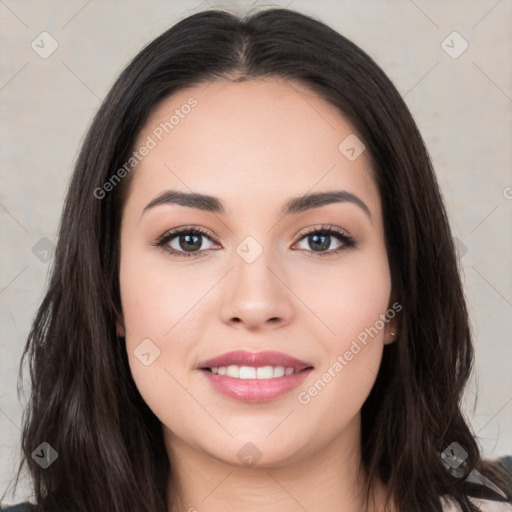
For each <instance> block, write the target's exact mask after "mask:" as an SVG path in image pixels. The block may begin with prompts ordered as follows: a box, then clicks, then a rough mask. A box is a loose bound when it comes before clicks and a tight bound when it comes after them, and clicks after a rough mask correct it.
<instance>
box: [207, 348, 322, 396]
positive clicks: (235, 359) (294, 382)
mask: <svg viewBox="0 0 512 512" xmlns="http://www.w3.org/2000/svg"><path fill="white" fill-rule="evenodd" d="M230 365H237V366H253V367H259V366H283V367H285V368H293V369H294V370H295V371H298V373H294V374H293V375H286V376H283V377H275V378H272V379H237V378H235V377H228V376H227V375H218V374H215V373H212V372H211V371H209V370H208V369H209V368H215V367H219V366H230ZM198 369H199V370H201V373H202V374H203V375H204V376H205V378H206V379H207V381H208V383H209V384H210V385H211V386H212V387H213V389H214V390H215V391H217V392H218V393H221V394H222V395H224V396H227V397H229V398H234V399H235V400H239V401H242V402H252V403H254V402H266V401H268V400H273V399H275V398H278V397H279V396H281V395H284V394H285V393H287V392H289V391H291V390H292V389H295V388H296V387H297V386H299V385H300V384H302V383H303V382H304V380H305V379H306V378H307V376H308V375H309V374H310V373H311V372H312V371H313V366H312V365H311V364H309V363H307V362H305V361H301V360H299V359H296V358H295V357H292V356H289V355H287V354H283V353H281V352H275V351H270V350H269V351H264V352H256V353H254V352H248V351H246V350H236V351H234V352H228V353H226V354H222V355H220V356H217V357H214V358H212V359H208V360H206V361H202V362H200V363H199V364H198Z"/></svg>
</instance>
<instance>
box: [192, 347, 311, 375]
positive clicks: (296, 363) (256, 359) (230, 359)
mask: <svg viewBox="0 0 512 512" xmlns="http://www.w3.org/2000/svg"><path fill="white" fill-rule="evenodd" d="M230 365H236V366H254V367H256V368H257V367H260V366H283V367H284V368H293V369H294V370H295V371H298V370H304V369H305V368H308V367H310V366H312V365H311V364H310V363H307V362H306V361H300V360H299V359H296V358H295V357H292V356H290V355H288V354H283V353H282V352H276V351H274V350H265V351H263V352H249V351H247V350H234V351H233V352H226V353H225V354H221V355H220V356H217V357H214V358H212V359H208V360H206V361H201V362H200V363H199V364H198V365H197V366H198V368H201V369H202V368H218V367H220V366H230Z"/></svg>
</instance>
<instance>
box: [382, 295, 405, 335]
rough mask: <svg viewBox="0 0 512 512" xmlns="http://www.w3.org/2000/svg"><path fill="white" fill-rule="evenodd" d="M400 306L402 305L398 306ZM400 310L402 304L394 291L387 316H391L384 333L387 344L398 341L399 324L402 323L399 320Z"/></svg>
mask: <svg viewBox="0 0 512 512" xmlns="http://www.w3.org/2000/svg"><path fill="white" fill-rule="evenodd" d="M398 306H400V307H398ZM400 311H402V306H401V305H400V303H399V302H398V301H397V298H396V296H395V294H394V293H392V294H391V299H390V301H389V304H388V310H387V312H386V316H387V318H389V320H388V322H387V323H386V328H385V334H384V344H385V345H390V344H391V343H393V342H394V341H396V340H397V338H398V335H399V332H398V325H399V323H400V322H399V318H400ZM390 312H391V313H390ZM393 313H394V314H393Z"/></svg>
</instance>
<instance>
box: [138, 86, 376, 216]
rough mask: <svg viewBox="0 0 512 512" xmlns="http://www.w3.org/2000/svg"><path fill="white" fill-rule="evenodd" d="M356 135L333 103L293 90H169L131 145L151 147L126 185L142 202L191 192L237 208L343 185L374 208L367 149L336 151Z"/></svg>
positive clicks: (219, 87)
mask: <svg viewBox="0 0 512 512" xmlns="http://www.w3.org/2000/svg"><path fill="white" fill-rule="evenodd" d="M355 136H357V135H356V134H355V132H354V130H353V128H352V127H351V125H350V123H349V121H348V120H347V119H346V118H345V117H344V116H343V115H342V114H341V112H340V111H339V110H338V109H337V108H336V107H335V106H334V105H332V104H330V103H329V102H327V101H325V100H323V99H321V98H319V97H318V96H317V95H315V94H314V93H312V92H311V91H310V90H308V89H307V88H305V87H304V86H302V85H301V84H298V83H295V82H290V81H284V80H279V79H268V78H266V79H257V80H250V81H245V82H230V81H227V80H224V79H222V80H221V79H219V80H216V81H214V82H210V83H205V84H201V85H198V86H194V87H189V88H186V89H182V90H180V91H177V92H176V93H174V94H172V95H171V96H169V97H167V98H166V99H164V100H163V101H162V102H161V103H160V104H159V105H158V106H157V107H156V108H155V109H154V110H153V111H152V113H151V115H150V116H149V118H148V120H147V121H146V123H145V124H144V126H143V128H142V129H141V130H140V132H139V135H138V137H137V141H136V144H135V148H134V149H135V150H137V148H140V147H142V146H144V145H147V146H148V147H149V146H151V149H150V150H149V151H148V152H147V155H146V156H145V157H144V158H142V159H141V161H140V162H139V164H138V165H137V167H136V169H135V172H134V174H135V175H134V180H133V185H134V186H133V189H134V191H135V193H136V194H137V195H138V196H141V197H142V196H144V197H145V198H146V199H148V200H149V199H151V198H152V197H153V196H154V195H155V194H157V193H158V192H161V191H162V190H165V189H166V188H179V189H182V190H187V191H190V190H192V191H194V192H200V193H208V194H211V195H214V196H218V197H222V198H223V199H225V201H226V203H227V204H228V205H229V206H231V205H233V206H235V205H239V206H240V207H242V206H243V205H248V204H249V203H250V202H251V201H256V200H261V201H264V202H265V204H267V205H268V204H270V203H273V202H274V201H275V202H276V204H277V203H279V206H280V204H281V203H282V202H283V198H286V197H290V196H297V195H301V194H305V193H307V192H315V191H320V190H321V191H324V190H329V189H336V190H340V189H345V190H348V191H350V192H354V193H357V194H358V195H360V196H361V195H363V196H365V202H367V203H368V202H369V203H373V207H372V206H370V205H369V206H370V208H371V209H372V210H374V209H375V210H379V209H380V206H379V205H380V203H379V197H378V191H377V188H376V185H375V183H374V180H373V178H372V172H371V168H370V163H369V157H368V156H367V154H366V152H364V151H363V153H362V154H361V155H360V156H359V157H358V158H357V159H355V160H352V161H351V160H350V159H348V158H347V156H346V154H344V153H343V149H344V144H343V141H345V140H347V137H355ZM348 140H350V141H352V140H353V139H348ZM340 144H341V146H340ZM345 145H346V144H345ZM340 148H341V149H340ZM248 202H249V203H248ZM230 209H231V208H230ZM374 213H375V214H376V215H377V213H378V212H377V211H375V212H374Z"/></svg>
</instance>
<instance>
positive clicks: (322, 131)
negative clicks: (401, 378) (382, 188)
mask: <svg viewBox="0 0 512 512" xmlns="http://www.w3.org/2000/svg"><path fill="white" fill-rule="evenodd" d="M187 105H188V106H187ZM173 116H174V117H173ZM166 123H167V124H166ZM356 136H357V135H356V134H355V133H354V130H353V129H352V128H351V126H350V124H349V123H348V121H347V120H346V119H345V118H344V117H343V116H342V115H341V114H340V113H339V111H338V110H337V109H336V108H335V107H334V106H332V105H331V104H330V103H327V102H325V101H324V100H322V99H320V98H318V97H317V96H315V95H314V94H313V93H311V92H309V91H308V90H307V89H305V88H304V87H302V86H301V85H299V84H296V83H290V82H285V81H279V80H276V79H272V80H271V79H265V80H263V79H261V80H253V81H248V82H241V83H232V82H228V81H225V80H219V81H216V82H212V83H209V84H208V85H207V86H205V85H204V84H203V85H201V86H197V87H193V88H189V89H186V90H181V91H179V92H178V93H175V94H174V95H172V96H171V97H169V98H167V99H166V100H165V101H163V102H162V103H161V104H159V105H158V107H157V108H156V109H155V110H154V111H153V113H152V114H151V116H150V118H149V119H148V120H147V122H146V124H145V126H144V127H143V129H142V130H141V132H140V133H139V136H138V139H137V143H136V145H135V149H136V150H139V156H140V157H141V158H140V161H139V163H138V164H137V166H136V168H135V170H134V171H133V173H134V175H133V176H132V178H133V181H132V182H131V184H130V189H129V193H128V196H127V200H126V203H125V206H124V210H123V217H122V227H121V264H120V276H119V277H120V287H121V301H122V311H123V318H122V319H120V320H119V322H118V325H117V328H118V331H119V333H120V334H121V335H124V336H125V337H126V350H127V352H128V358H129V363H130V367H131V372H132V375H133V378H134V380H135V383H136V385H137V387H138V389H139V391H140V393H141V395H142V397H143V398H144V400H145V401H146V403H147V404H148V406H149V407H150V408H151V410H152V411H153V412H154V413H155V415H156V416H157V417H158V418H159V419H160V421H161V422H162V425H163V429H164V435H165V438H166V442H167V444H168V446H169V447H170V449H173V447H178V446H182V447H187V448H189V449H191V450H193V451H194V452H195V453H200V454H202V455H204V456H210V457H212V458H215V459H217V460H218V461H224V462H226V463H229V464H238V465H241V464H243V463H244V461H245V460H246V459H244V456H245V455H247V454H248V455H249V456H252V459H253V460H254V461H256V462H257V463H258V464H262V465H264V464H267V465H272V464H274V465H276V464H283V463H284V462H290V461H299V460H301V459H304V458H305V457H311V456H313V455H314V454H315V453H321V451H322V450H323V449H326V447H328V446H330V447H332V443H333V442H340V443H343V441H342V440H343V439H345V443H346V442H347V441H346V440H347V439H348V437H347V433H348V432H352V433H353V434H354V435H355V433H356V432H357V431H358V428H359V427H358V425H359V418H360V416H359V413H360V409H361V406H362V404H363V402H364V401H365V399H366V397H367V396H368V394H369V393H370V391H371V388H372V386H373V384H374V381H375V378H376V375H377V372H378V368H379V365H380V361H381V357H382V351H383V347H384V344H385V343H390V342H392V340H393V337H392V335H391V331H393V330H394V329H393V324H394V323H395V321H396V312H397V311H398V308H397V307H393V304H395V305H396V304H397V303H394V302H393V301H392V297H391V292H392V290H391V278H390V271H389V264H388V259H387V254H386V249H385V240H384V232H383V220H382V212H381V203H380V198H379V192H378V189H377V186H376V184H375V182H374V180H373V178H372V173H371V169H370V163H369V158H368V155H367V154H366V152H365V151H364V150H363V151H362V153H361V154H360V155H359V156H357V155H358V153H359V152H360V150H361V146H360V145H358V144H360V142H358V139H356V138H355V137H356ZM347 137H350V138H349V139H347ZM345 139H347V140H345ZM143 146H144V147H146V149H147V150H143V149H141V148H142V147H143ZM171 190H172V191H174V192H181V193H185V194H189V193H194V194H203V195H207V196H212V197H214V198H217V199H218V203H219V204H216V201H214V200H211V198H210V199H208V198H207V199H203V200H202V201H201V202H200V203H199V204H197V203H192V199H193V198H189V199H188V200H186V201H183V200H176V201H177V202H173V197H174V199H176V197H177V196H176V195H175V196H171V195H169V194H167V196H166V195H165V194H166V192H169V191H171ZM318 193H341V194H338V195H336V194H331V196H327V199H325V197H324V200H323V201H322V200H320V201H319V202H316V203H315V202H314V201H313V202H311V201H310V202H307V201H298V202H297V201H296V202H295V203H292V204H291V205H290V201H292V200H293V199H294V198H299V199H301V198H302V199H304V196H306V195H308V194H318ZM329 197H331V200H329ZM333 197H336V198H337V200H336V201H333V200H332V198H333ZM185 203H186V204H185ZM286 205H288V207H289V208H288V210H291V211H288V212H286V214H283V211H282V209H283V208H284V207H285V206H286ZM214 206H222V207H223V209H222V211H221V209H220V207H219V208H216V209H215V208H213V207H214ZM315 228H318V229H319V230H320V231H319V232H317V233H315V232H314V230H315ZM322 229H323V231H322ZM194 230H199V231H194ZM178 231H180V233H178V234H177V232H178ZM393 317H395V318H394V319H392V318H393ZM238 350H244V351H248V352H250V353H261V352H263V351H273V352H278V353H280V354H278V355H277V358H276V359H271V360H266V359H262V360H253V361H252V364H251V362H250V361H249V362H247V361H245V360H240V362H241V363H244V362H245V363H246V364H233V362H234V361H235V363H236V360H228V361H227V362H225V361H224V362H223V361H221V362H220V363H215V364H218V366H219V367H221V368H222V366H223V364H224V365H225V366H233V368H231V369H227V370H226V372H227V375H221V373H223V372H224V370H217V372H218V373H217V374H214V373H212V372H211V371H209V370H206V369H204V368H203V367H204V364H202V363H204V362H205V361H207V360H209V359H211V358H214V357H217V356H221V355H223V354H226V353H229V352H233V351H238ZM260 355H261V354H260ZM274 355H275V353H274ZM285 356H288V357H291V358H295V359H296V360H297V361H294V360H292V361H289V360H288V361H285V360H284V359H282V358H283V357H285ZM299 362H301V363H305V364H302V365H301V364H299ZM294 363H296V366H295V367H294ZM280 365H282V366H283V368H284V372H285V375H284V376H279V375H281V374H280V373H279V372H281V373H282V371H281V370H279V369H276V368H275V367H277V366H280ZM210 366H211V367H212V368H215V365H214V364H212V365H210ZM225 366H224V367H225ZM239 366H242V367H244V366H245V367H248V368H249V369H247V368H246V369H244V368H242V370H240V369H239V368H238V367H239ZM264 366H270V367H271V368H270V370H269V369H268V368H266V369H264V370H259V369H257V367H260V368H261V367H264ZM288 367H292V368H293V372H294V373H293V375H288V373H290V370H288V371H286V368H288ZM268 371H270V372H274V373H267V372H268ZM238 372H241V373H238ZM239 376H240V377H246V378H239ZM269 376H272V378H268V377H269ZM258 377H262V378H258ZM265 377H267V378H265ZM351 442H353V437H352V440H351ZM248 443H251V444H248ZM244 450H245V451H244Z"/></svg>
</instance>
